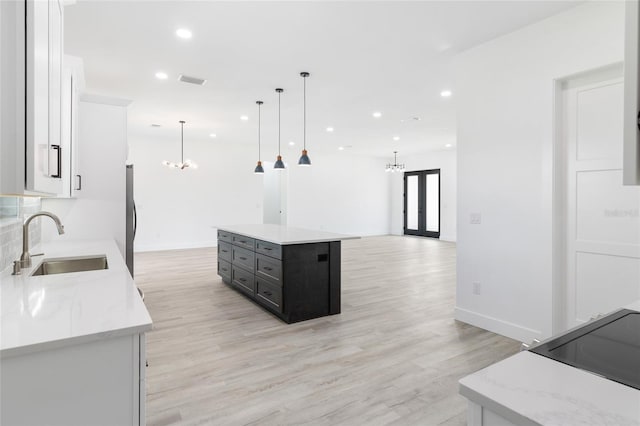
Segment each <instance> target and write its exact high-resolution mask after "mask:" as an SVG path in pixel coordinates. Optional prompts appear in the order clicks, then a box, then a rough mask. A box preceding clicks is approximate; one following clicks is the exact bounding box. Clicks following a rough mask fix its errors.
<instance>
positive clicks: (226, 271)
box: [218, 259, 231, 281]
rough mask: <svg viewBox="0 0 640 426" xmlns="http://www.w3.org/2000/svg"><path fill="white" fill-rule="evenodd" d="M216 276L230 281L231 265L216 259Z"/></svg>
mask: <svg viewBox="0 0 640 426" xmlns="http://www.w3.org/2000/svg"><path fill="white" fill-rule="evenodd" d="M218 275H220V276H221V277H222V279H226V280H227V281H231V263H229V262H225V261H224V260H221V259H218Z"/></svg>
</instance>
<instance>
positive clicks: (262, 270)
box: [256, 253, 282, 286]
mask: <svg viewBox="0 0 640 426" xmlns="http://www.w3.org/2000/svg"><path fill="white" fill-rule="evenodd" d="M256 275H258V276H260V277H262V278H267V279H269V280H271V281H272V282H273V283H274V284H276V285H278V286H282V262H281V261H279V260H276V259H273V258H271V257H269V256H265V255H263V254H259V253H258V254H256Z"/></svg>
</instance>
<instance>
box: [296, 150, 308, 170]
mask: <svg viewBox="0 0 640 426" xmlns="http://www.w3.org/2000/svg"><path fill="white" fill-rule="evenodd" d="M298 165H299V166H310V165H311V160H310V159H309V156H308V155H307V150H306V149H303V150H302V155H301V156H300V160H298Z"/></svg>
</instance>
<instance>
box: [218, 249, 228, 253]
mask: <svg viewBox="0 0 640 426" xmlns="http://www.w3.org/2000/svg"><path fill="white" fill-rule="evenodd" d="M220 251H221V252H223V253H229V250H224V249H222V250H220Z"/></svg>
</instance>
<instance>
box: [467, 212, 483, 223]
mask: <svg viewBox="0 0 640 426" xmlns="http://www.w3.org/2000/svg"><path fill="white" fill-rule="evenodd" d="M469 223H471V224H472V225H480V223H482V215H481V214H480V213H471V215H469Z"/></svg>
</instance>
